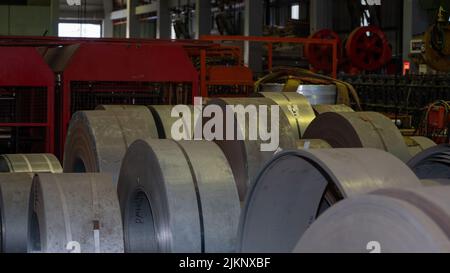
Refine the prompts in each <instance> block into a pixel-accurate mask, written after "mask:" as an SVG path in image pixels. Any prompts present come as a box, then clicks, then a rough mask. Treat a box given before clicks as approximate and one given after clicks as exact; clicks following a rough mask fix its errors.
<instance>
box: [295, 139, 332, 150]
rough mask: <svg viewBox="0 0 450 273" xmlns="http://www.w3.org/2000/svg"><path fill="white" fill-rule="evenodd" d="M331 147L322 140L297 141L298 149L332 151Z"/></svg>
mask: <svg viewBox="0 0 450 273" xmlns="http://www.w3.org/2000/svg"><path fill="white" fill-rule="evenodd" d="M331 148H332V147H331V145H330V144H328V142H326V141H325V140H322V139H300V140H297V149H305V150H308V149H331Z"/></svg>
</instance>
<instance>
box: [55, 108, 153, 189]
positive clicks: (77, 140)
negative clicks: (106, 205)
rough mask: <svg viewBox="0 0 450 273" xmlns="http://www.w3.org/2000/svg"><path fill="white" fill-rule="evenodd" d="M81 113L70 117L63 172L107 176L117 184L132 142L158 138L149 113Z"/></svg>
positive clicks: (129, 111)
mask: <svg viewBox="0 0 450 273" xmlns="http://www.w3.org/2000/svg"><path fill="white" fill-rule="evenodd" d="M144 109H145V110H144V111H136V110H121V111H81V112H77V113H75V114H74V115H73V117H72V120H71V122H70V126H69V129H68V133H67V139H66V145H65V152H64V164H63V165H64V172H67V173H84V172H102V173H110V174H112V176H113V181H114V183H117V179H118V176H119V170H120V165H121V162H122V158H123V156H124V155H125V152H126V150H127V148H128V146H129V145H130V144H131V143H133V141H135V140H137V139H142V138H147V137H151V138H158V133H157V131H156V127H155V126H154V121H153V118H152V116H151V114H150V112H149V111H148V109H146V108H144Z"/></svg>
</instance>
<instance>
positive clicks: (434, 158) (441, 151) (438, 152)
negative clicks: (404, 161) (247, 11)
mask: <svg viewBox="0 0 450 273" xmlns="http://www.w3.org/2000/svg"><path fill="white" fill-rule="evenodd" d="M408 166H409V167H410V168H411V169H412V170H413V172H414V173H415V174H416V175H417V176H418V177H419V178H420V179H431V180H436V179H450V145H449V144H441V145H437V146H433V147H431V148H428V149H426V150H424V151H422V152H420V153H418V154H417V155H415V156H414V157H413V158H411V160H410V161H408Z"/></svg>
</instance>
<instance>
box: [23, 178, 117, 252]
mask: <svg viewBox="0 0 450 273" xmlns="http://www.w3.org/2000/svg"><path fill="white" fill-rule="evenodd" d="M28 229H29V238H28V251H29V252H43V253H68V252H71V251H72V250H74V249H73V248H76V245H78V246H79V247H80V249H79V250H80V252H82V253H120V252H123V250H124V247H123V232H122V221H121V217H120V207H119V202H118V200H117V192H116V187H115V186H114V184H113V182H112V179H111V176H110V175H106V174H38V175H37V176H35V177H34V179H33V186H32V189H31V194H30V210H29V220H28Z"/></svg>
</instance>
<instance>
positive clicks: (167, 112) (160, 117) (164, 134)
mask: <svg viewBox="0 0 450 273" xmlns="http://www.w3.org/2000/svg"><path fill="white" fill-rule="evenodd" d="M173 107H174V106H173V105H150V106H148V108H149V109H150V111H151V112H152V114H153V118H154V119H155V122H156V128H157V129H158V134H159V138H160V139H173V136H172V126H173V124H174V123H175V122H176V121H177V120H179V119H180V118H181V117H172V109H173ZM187 107H189V109H190V112H191V113H194V107H193V106H192V105H188V106H187ZM191 117H192V119H191V124H186V123H185V120H184V119H183V124H184V127H185V128H190V132H187V131H185V135H184V139H193V135H194V125H193V124H194V118H193V115H192V116H191ZM186 122H187V120H186Z"/></svg>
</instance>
